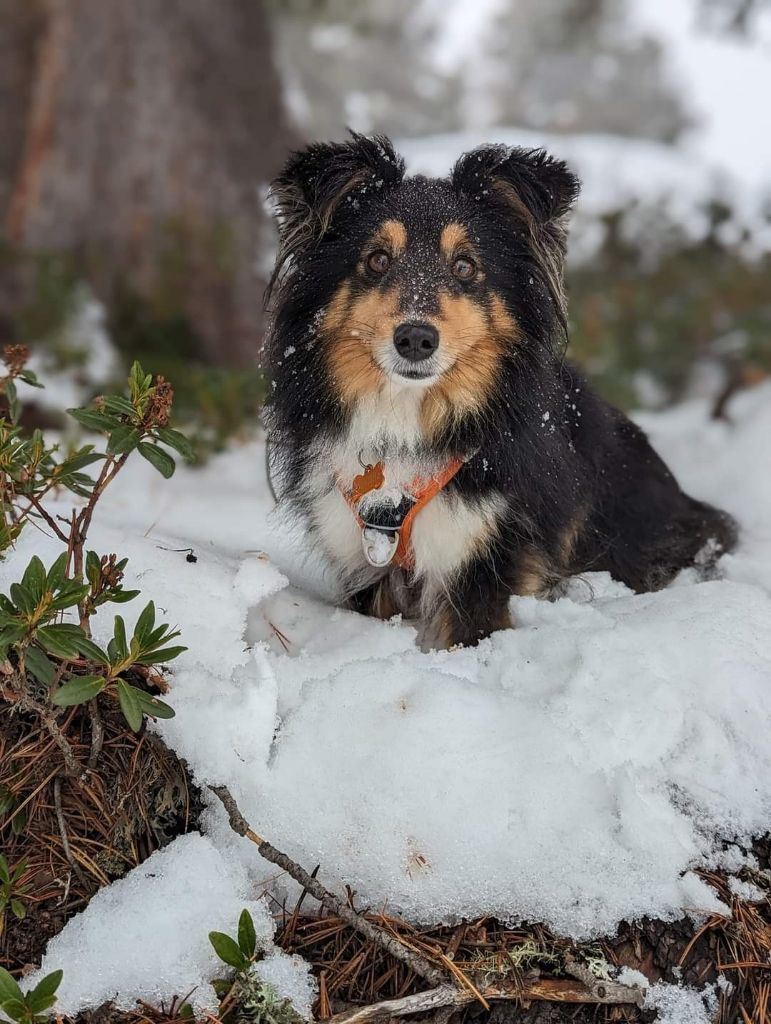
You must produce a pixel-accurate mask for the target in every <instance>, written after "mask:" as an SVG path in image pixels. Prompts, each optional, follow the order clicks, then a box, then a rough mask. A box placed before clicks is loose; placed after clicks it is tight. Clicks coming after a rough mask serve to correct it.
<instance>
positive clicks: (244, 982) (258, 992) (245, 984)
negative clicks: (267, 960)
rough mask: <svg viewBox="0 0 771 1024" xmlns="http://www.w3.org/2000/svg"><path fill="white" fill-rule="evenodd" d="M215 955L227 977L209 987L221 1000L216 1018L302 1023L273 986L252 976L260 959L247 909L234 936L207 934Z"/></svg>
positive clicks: (258, 1023) (264, 1023) (256, 1022)
mask: <svg viewBox="0 0 771 1024" xmlns="http://www.w3.org/2000/svg"><path fill="white" fill-rule="evenodd" d="M209 941H210V942H211V944H212V946H213V947H214V952H215V953H216V954H217V956H218V957H219V958H220V960H221V961H222V962H223V963H224V964H226V965H227V966H228V967H232V968H233V972H234V973H233V975H232V976H231V977H229V978H216V979H215V980H214V981H213V982H212V985H213V987H214V991H215V992H216V993H217V996H218V997H219V1000H220V1006H219V1011H218V1014H217V1016H218V1018H219V1019H220V1020H221V1021H223V1022H225V1024H227V1022H234V1021H239V1022H241V1021H242V1022H249V1024H299V1022H300V1021H301V1020H302V1018H301V1017H300V1015H299V1014H298V1013H297V1011H296V1010H295V1009H294V1007H293V1006H292V1003H291V1001H290V1000H289V999H285V998H283V997H282V996H280V995H279V994H278V993H277V992H276V990H275V989H274V988H273V986H272V985H269V984H267V982H264V981H262V979H261V978H259V977H258V976H257V974H255V972H254V970H253V967H254V964H255V963H257V962H258V961H259V960H261V959H262V958H263V955H264V950H262V949H261V948H260V947H259V946H258V944H257V935H256V932H255V929H254V921H253V919H252V915H251V914H250V913H249V911H248V910H246V909H244V910H242V911H241V915H240V917H239V919H238V931H237V933H236V936H235V937H231V936H230V935H227V934H226V933H225V932H209Z"/></svg>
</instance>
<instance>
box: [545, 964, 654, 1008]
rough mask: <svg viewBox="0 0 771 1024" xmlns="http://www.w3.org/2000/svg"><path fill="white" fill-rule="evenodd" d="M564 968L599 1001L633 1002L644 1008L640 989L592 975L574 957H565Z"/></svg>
mask: <svg viewBox="0 0 771 1024" xmlns="http://www.w3.org/2000/svg"><path fill="white" fill-rule="evenodd" d="M563 968H564V970H565V973H566V974H569V975H570V976H571V978H576V979H577V980H578V981H580V982H581V983H582V984H583V985H585V986H586V988H587V990H588V991H589V992H591V993H592V995H594V996H596V997H597V999H598V1001H601V1002H606V1001H610V1002H614V1003H628V1002H633V1003H636V1005H637V1006H642V1004H643V994H642V992H641V991H640V990H639V989H635V988H631V987H630V986H628V985H621V984H620V983H619V982H617V981H611V980H606V979H605V978H598V977H597V976H596V975H595V974H592V972H591V971H590V970H589V968H588V967H587V966H586V965H585V964H581V963H579V962H578V961H577V960H574V959H573V958H572V957H569V956H565V958H564V963H563ZM635 993H636V995H635ZM630 996H631V998H630Z"/></svg>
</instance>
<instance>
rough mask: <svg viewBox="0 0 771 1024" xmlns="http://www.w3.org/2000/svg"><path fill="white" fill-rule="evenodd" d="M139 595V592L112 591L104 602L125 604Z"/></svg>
mask: <svg viewBox="0 0 771 1024" xmlns="http://www.w3.org/2000/svg"><path fill="white" fill-rule="evenodd" d="M140 593H141V591H139V590H112V591H110V596H109V597H108V598H107V599H106V600H108V601H113V602H115V604H125V602H126V601H133V600H134V598H135V597H137V596H138V594H140Z"/></svg>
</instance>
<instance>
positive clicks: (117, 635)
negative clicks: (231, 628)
mask: <svg viewBox="0 0 771 1024" xmlns="http://www.w3.org/2000/svg"><path fill="white" fill-rule="evenodd" d="M25 358H26V352H25V350H23V349H21V348H19V347H16V348H15V349H13V350H12V351H9V350H8V349H6V352H5V363H6V368H7V373H6V376H5V377H3V378H0V393H2V392H4V394H5V396H6V398H7V399H9V401H8V404H9V410H10V415H11V416H12V417H13V418H12V419H11V420H8V419H0V505H1V510H2V519H1V521H0V554H2V551H3V550H4V549H7V548H8V546H9V545H11V544H13V543H14V542H15V540H16V539H17V537H18V536H19V533H20V532H21V530H22V529H23V528H24V527H25V525H26V524H27V522H28V521H36V522H37V524H38V525H39V526H40V527H41V528H42V529H44V530H45V529H47V530H48V531H49V532H50V533H52V534H53V535H54V536H55V537H56V538H57V539H58V540H59V541H61V543H62V545H63V548H64V550H62V552H61V554H60V555H59V556H58V557H57V558H56V559H55V561H54V562H53V564H52V565H50V566H45V565H44V564H43V562H42V560H41V559H40V558H39V557H38V556H37V555H35V556H33V557H32V558H31V559H30V561H29V563H28V565H27V567H26V568H25V570H24V573H23V575H22V577H21V579H20V580H18V581H17V582H15V583H12V584H11V586H10V588H9V591H8V593H7V594H3V595H0V660H2V662H4V664H5V666H6V670H5V672H4V677H5V679H6V680H7V682H8V686H7V687H6V688H5V690H4V696H5V697H6V699H8V700H9V701H10V703H11V704H16V705H17V706H18V707H19V708H20V709H21V710H25V711H31V712H34V713H37V714H38V716H39V717H40V718H41V720H42V721H43V723H44V724H45V726H46V728H47V729H48V731H49V732H50V733H51V735H52V736H53V738H54V739H55V740H56V742H57V744H58V745H59V747H60V749H61V750H62V752H63V753H64V755H65V761H66V767H67V770H68V772H69V773H70V774H80V767H79V766H78V765H77V764H76V762H75V758H74V754H73V752H72V749H71V747H70V745H69V743H68V742H67V738H66V736H65V735H64V733H63V732H62V730H61V728H60V726H59V716H60V715H61V714H63V713H65V712H66V709H68V708H72V707H74V706H77V705H81V704H87V705H88V707H89V711H90V713H91V715H92V718H94V716H98V714H99V712H98V705H97V698H99V699H109V700H112V701H113V702H116V703H117V705H118V706H119V707H120V710H121V711H122V713H123V716H124V718H125V720H126V722H127V723H128V725H129V726H130V728H131V729H133V730H134V731H138V730H139V729H140V728H141V727H142V722H143V719H144V717H145V716H146V715H150V716H152V717H154V718H170V717H172V716H173V714H174V712H173V710H172V708H170V707H169V705H168V704H166V703H164V702H163V701H162V700H160V699H159V697H158V696H156V695H155V693H153V692H151V688H153V687H154V688H156V689H157V688H158V684H159V683H160V682H161V678H160V676H159V675H158V673H157V672H153V669H154V667H155V666H159V665H161V664H166V663H168V662H170V661H172V660H173V659H174V658H176V657H178V656H179V655H180V654H181V653H182V652H183V651H185V650H186V648H185V647H183V646H181V645H179V644H175V643H174V642H173V641H175V640H176V639H177V637H178V636H179V632H178V631H177V630H174V629H172V628H171V627H170V626H169V625H168V624H166V623H157V622H156V611H155V605H154V603H153V602H152V601H149V602H148V603H147V604H146V605H145V607H144V609H143V611H142V612H141V614H140V615H139V618H138V619H137V622H136V625H135V627H134V630H133V633H132V635H131V636H130V637H129V636H128V634H127V630H126V624H125V621H124V619H123V618H122V616H120V615H115V616H114V619H113V623H112V630H111V632H112V637H111V639H110V640H109V642H108V644H107V647H106V649H103V648H102V647H100V646H99V644H97V643H96V642H95V641H94V639H93V638H92V635H91V619H92V617H93V616H94V615H96V614H98V613H103V612H104V611H105V610H106V608H107V606H109V605H110V604H123V603H124V602H127V601H131V600H133V599H134V598H136V597H137V596H138V595H139V591H138V590H131V589H127V588H126V587H124V585H123V576H124V571H125V568H126V565H127V564H128V563H127V559H125V558H119V557H118V556H117V555H116V554H107V555H102V554H99V553H97V552H96V551H93V550H87V548H86V543H87V536H88V531H89V527H90V525H91V520H92V517H93V514H94V511H95V508H96V506H97V503H98V502H99V500H100V498H101V497H102V495H103V494H104V492H105V490H106V488H107V487H108V486H109V484H110V483H111V482H112V481H113V480H114V479H115V477H116V476H117V474H118V473H119V472H120V470H121V469H122V468H123V466H124V465H125V464H126V461H127V460H128V458H129V457H130V455H131V454H132V453H133V452H135V451H136V452H137V453H138V454H139V455H140V456H142V457H143V458H144V459H146V460H147V461H148V462H149V463H150V464H151V465H152V466H153V467H154V468H155V469H156V470H157V471H158V472H159V473H161V475H162V476H164V477H166V478H168V477H170V476H171V475H172V474H173V472H174V469H175V461H174V457H173V455H171V454H170V453H169V449H171V450H172V451H174V452H176V453H179V454H181V455H182V456H183V457H184V458H187V459H192V457H193V452H192V448H191V447H190V444H189V442H188V441H187V439H186V438H185V436H184V435H183V434H181V433H180V432H179V431H177V430H174V429H173V428H172V427H170V426H169V416H170V411H171V407H172V402H173V396H174V393H173V390H172V388H171V385H170V384H169V383H168V382H167V381H166V380H164V379H163V378H162V377H158V378H156V379H155V380H153V378H152V376H151V375H150V374H146V373H145V372H144V370H143V369H142V367H141V366H140V365H139V363H134V365H133V366H132V368H131V373H130V375H129V378H128V387H127V394H126V395H119V394H111V395H105V396H100V397H98V398H96V399H95V400H94V402H93V403H92V404H91V406H89V407H88V408H79V409H70V410H68V411H69V413H70V415H71V416H72V417H73V418H74V419H75V420H76V421H77V422H78V423H79V424H80V425H81V426H82V427H84V428H85V429H87V430H89V431H94V432H97V433H100V434H101V435H102V436H103V438H104V440H105V443H104V445H103V446H102V450H99V448H98V446H97V445H94V444H87V445H83V446H81V447H78V448H76V449H74V450H73V451H69V452H67V453H65V454H64V455H63V456H62V454H61V452H60V450H59V446H58V445H56V444H53V445H49V444H47V443H46V442H45V440H44V438H43V436H42V434H41V433H40V432H39V431H36V432H35V433H33V434H32V436H31V437H29V438H26V437H24V436H23V433H22V431H21V429H20V428H19V426H18V424H17V419H18V408H17V406H16V405H15V404H14V402H12V401H11V400H10V399H11V398H12V399H14V401H15V399H16V392H15V383H14V382H15V381H16V380H23V381H25V382H26V383H29V384H32V385H33V386H37V384H38V382H37V381H36V380H35V379H34V377H31V376H30V375H29V374H28V373H27V371H25V370H24V365H23V364H24V359H25ZM11 385H13V386H14V389H13V390H11V393H10V397H9V388H10V387H11ZM95 464H98V465H99V469H98V472H97V473H96V474H95V475H94V476H91V475H89V473H88V472H87V470H88V469H89V467H91V466H92V465H95ZM62 489H67V490H70V491H72V492H74V493H75V494H76V495H77V496H78V497H79V498H81V499H82V504H81V506H80V507H79V508H76V509H73V511H72V514H71V516H70V517H69V518H64V517H61V516H54V515H53V514H52V513H51V512H50V511H49V510H48V509H47V507H46V504H45V499H46V498H47V497H48V495H49V494H50V493H51V492H54V491H57V492H58V491H60V490H62ZM73 620H75V621H73ZM92 731H93V734H94V736H95V737H98V735H99V734H100V729H99V728H95V729H94V730H92ZM95 742H96V741H95ZM94 753H96V754H97V755H98V749H97V750H95V751H94V750H92V755H93V754H94ZM91 760H92V761H93V757H92V759H91ZM0 796H1V794H0ZM14 820H15V817H14Z"/></svg>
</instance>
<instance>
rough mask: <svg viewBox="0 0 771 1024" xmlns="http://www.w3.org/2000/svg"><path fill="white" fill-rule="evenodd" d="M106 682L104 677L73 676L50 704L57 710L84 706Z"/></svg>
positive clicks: (60, 688)
mask: <svg viewBox="0 0 771 1024" xmlns="http://www.w3.org/2000/svg"><path fill="white" fill-rule="evenodd" d="M106 683H107V680H106V679H105V678H104V676H73V677H72V679H70V680H69V681H68V682H66V683H65V684H64V686H60V687H59V689H58V690H57V691H56V693H55V694H54V695H53V697H52V702H53V703H54V704H55V705H56V706H57V707H59V708H70V707H72V706H73V705H74V704H85V703H86V702H87V701H89V700H91V698H92V697H96V695H97V693H100V692H101V691H102V690H103V689H104V687H105V685H106Z"/></svg>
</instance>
